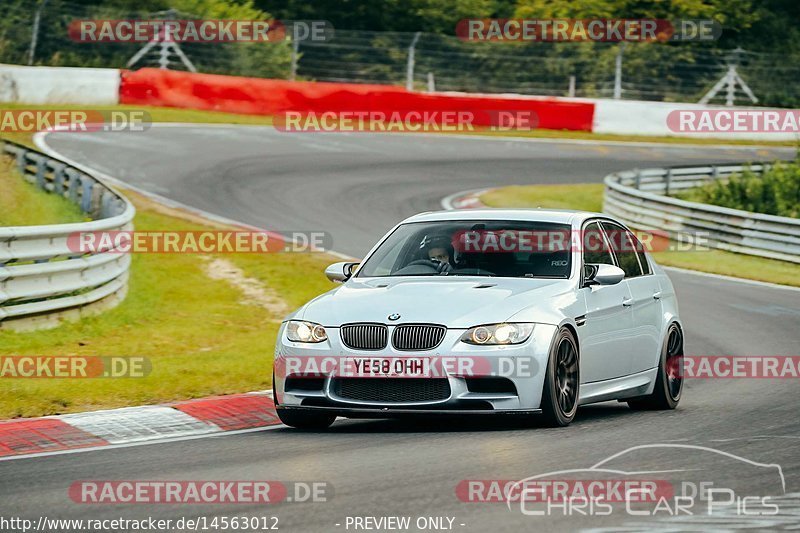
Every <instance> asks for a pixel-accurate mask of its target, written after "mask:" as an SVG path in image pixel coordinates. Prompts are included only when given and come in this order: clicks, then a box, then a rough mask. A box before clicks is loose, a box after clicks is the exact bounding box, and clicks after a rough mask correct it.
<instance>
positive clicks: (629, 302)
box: [622, 298, 633, 307]
mask: <svg viewBox="0 0 800 533" xmlns="http://www.w3.org/2000/svg"><path fill="white" fill-rule="evenodd" d="M632 305H633V298H625V299H623V300H622V307H630V306H632Z"/></svg>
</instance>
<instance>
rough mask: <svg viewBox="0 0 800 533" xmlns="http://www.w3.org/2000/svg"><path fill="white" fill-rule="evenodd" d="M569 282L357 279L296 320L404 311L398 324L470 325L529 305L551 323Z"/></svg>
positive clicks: (343, 319) (382, 318) (353, 318)
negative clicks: (559, 298)
mask: <svg viewBox="0 0 800 533" xmlns="http://www.w3.org/2000/svg"><path fill="white" fill-rule="evenodd" d="M569 286H570V283H569V281H568V280H560V279H531V278H483V277H482V278H475V277H470V278H466V277H465V278H455V277H448V278H444V277H436V278H420V277H399V278H388V277H385V278H369V279H366V280H364V281H362V280H359V279H357V278H356V279H352V280H350V281H348V282H347V283H346V284H344V285H343V286H342V287H339V288H337V289H334V290H332V291H330V292H327V293H325V294H323V295H321V296H319V297H317V298H315V299H314V300H311V301H310V302H309V303H307V304H306V305H305V306H304V307H303V308H301V309H299V310H298V312H297V313H296V314H295V315H294V318H301V319H303V320H308V321H311V322H316V323H318V324H322V325H323V326H328V327H336V326H340V325H342V324H347V323H351V322H379V323H384V324H387V323H388V324H391V323H392V322H391V321H389V320H388V317H389V315H392V314H399V315H400V318H399V319H398V320H397V323H399V324H400V323H413V322H417V323H434V324H444V325H446V326H448V327H450V328H469V327H472V326H475V325H478V324H487V323H495V322H503V321H505V320H507V319H509V318H510V317H512V316H513V315H515V314H517V313H519V312H520V311H522V310H523V309H528V311H529V312H528V313H526V316H528V317H533V318H534V319H535V320H534V321H537V322H544V323H552V320H553V315H554V313H553V310H554V309H553V307H554V306H557V305H556V302H557V301H558V298H557V297H558V296H559V295H561V294H564V293H565V291H567V290H568V288H569ZM531 308H533V309H531ZM537 311H541V313H539V312H537Z"/></svg>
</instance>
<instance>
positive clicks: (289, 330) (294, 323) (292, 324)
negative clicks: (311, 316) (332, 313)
mask: <svg viewBox="0 0 800 533" xmlns="http://www.w3.org/2000/svg"><path fill="white" fill-rule="evenodd" d="M286 337H287V338H288V339H289V340H290V341H294V342H322V341H324V340H327V339H328V334H327V333H325V328H323V327H322V326H320V325H319V324H315V323H314V322H306V321H304V320H290V321H289V322H288V323H287V324H286Z"/></svg>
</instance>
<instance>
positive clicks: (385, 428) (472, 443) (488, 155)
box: [0, 126, 800, 532]
mask: <svg viewBox="0 0 800 533" xmlns="http://www.w3.org/2000/svg"><path fill="white" fill-rule="evenodd" d="M47 142H48V145H49V146H50V147H51V148H53V149H55V150H56V151H58V152H59V153H61V154H63V155H65V156H68V157H70V158H72V159H74V160H76V161H78V162H80V163H85V164H89V165H90V166H92V167H93V168H96V169H98V170H100V171H103V172H105V173H107V174H109V175H112V176H115V177H117V178H119V179H121V180H123V181H125V182H128V183H131V184H134V185H136V186H138V187H141V188H143V189H146V190H149V191H152V192H155V193H158V194H161V195H163V196H165V197H168V198H170V199H173V200H177V201H180V202H183V203H185V204H188V205H191V206H193V207H197V208H200V209H204V210H207V211H210V212H212V213H215V214H218V215H222V216H226V217H229V218H233V219H236V220H239V221H242V222H245V223H249V224H253V225H256V226H259V227H263V228H268V229H273V230H278V231H291V230H306V231H310V230H324V231H328V232H330V233H331V234H332V236H333V245H334V246H333V247H334V249H335V250H337V251H339V252H342V253H346V254H349V255H353V256H356V257H360V256H361V255H363V254H364V253H365V252H366V251H367V250H368V248H369V247H371V245H372V244H373V243H374V241H375V240H376V239H377V238H378V237H380V236H381V235H382V234H383V233H384V232H385V231H386V230H387V229H388V228H389V227H390V226H392V225H393V224H395V223H396V222H397V221H399V220H401V219H402V218H404V217H406V216H408V215H411V214H413V213H416V212H419V211H426V210H432V209H438V208H439V202H440V200H441V198H442V197H444V196H447V195H449V194H451V193H454V192H458V191H462V190H468V189H477V188H482V187H490V186H495V185H505V184H517V183H570V182H572V183H579V182H599V181H600V180H601V179H602V177H603V176H604V175H605V174H607V173H609V172H611V171H614V170H622V169H629V168H634V167H641V168H644V167H648V166H662V165H669V164H692V163H698V164H701V163H713V162H726V161H728V162H739V161H747V160H762V159H774V158H776V157H780V158H791V157H793V150H790V149H770V150H764V149H754V148H729V147H728V148H713V147H686V146H680V145H669V146H666V145H620V144H613V143H609V144H604V143H582V142H559V141H536V140H510V139H492V140H487V139H481V138H467V137H444V136H431V135H410V134H406V135H389V134H376V135H371V134H363V133H356V134H333V133H330V134H327V133H326V134H286V133H280V132H276V131H275V130H273V129H272V128H249V127H238V128H237V127H227V126H226V127H204V126H194V127H153V128H152V129H151V130H150V131H148V132H146V133H128V134H120V133H116V134H101V133H92V134H76V133H62V134H55V135H51V136H49V137H48V138H47ZM671 276H672V279H673V281H674V282H675V285H676V288H677V291H678V296H679V300H680V305H681V316H682V319H683V321H684V323H685V325H686V329H687V334H686V351H687V353H688V354H718V355H722V354H725V355H797V354H798V350H799V349H800V292H799V291H796V290H787V289H779V288H772V287H768V286H764V285H757V284H747V283H740V282H732V281H727V280H722V279H718V278H713V277H708V276H698V275H694V274H687V273H679V272H673V273H671ZM262 371H263V372H269V369H266V368H265V369H263V370H262ZM799 402H800V382H798V381H797V380H796V379H795V380H792V379H785V380H758V379H743V380H690V381H689V382H688V383H687V386H686V388H685V390H684V398H683V400H682V402H681V404H680V407H679V408H678V409H677V410H676V411H672V412H634V411H631V410H629V409H628V408H627V406H625V405H624V404H617V403H615V402H611V403H604V404H599V405H596V406H590V407H585V408H582V409H581V410H580V411H579V413H578V416H577V419H576V421H575V422H574V423H573V424H572V426H570V427H569V428H566V429H543V428H534V429H529V428H523V427H520V426H519V425H518V424H513V423H507V422H496V421H490V422H486V421H458V420H453V421H451V420H448V421H446V423H442V422H441V421H434V422H419V423H417V422H407V421H340V422H337V423H336V424H335V425H334V426H333V428H332V429H331V430H330V431H328V432H325V433H307V432H300V431H295V430H291V429H286V428H283V427H278V428H274V429H270V430H265V431H257V432H252V433H246V434H236V435H221V436H216V437H211V438H201V439H196V440H184V441H178V442H168V443H154V444H150V445H145V446H133V447H125V448H110V449H106V450H101V451H91V452H86V453H73V454H65V455H55V456H49V457H35V458H28V459H25V458H23V459H18V460H13V461H7V462H0V480H2V481H0V501H2V502H3V507H4V508H6V509H9V510H12V509H13V511H14V514H16V515H18V516H25V517H32V518H36V517H38V516H40V515H42V514H45V515H47V516H50V517H59V518H111V517H128V518H144V517H147V516H154V517H164V518H167V517H169V518H179V517H181V516H187V517H195V516H200V515H206V516H212V515H216V516H234V515H248V516H256V515H274V516H277V517H279V520H280V521H279V526H280V529H281V530H283V531H290V532H291V531H298V532H306V531H347V530H348V529H347V528H346V524H347V521H346V520H347V517H348V516H387V515H388V516H410V517H411V518H412V524H414V520H416V518H417V517H420V516H426V517H427V516H446V517H453V518H454V521H453V526H452V527H453V529H455V530H457V531H476V532H477V531H486V530H491V531H494V532H500V531H521V530H523V529H524V530H530V529H539V528H543V529H544V528H548V529H553V530H559V531H561V530H575V529H592V528H605V527H608V528H613V529H614V530H619V529H620V528H623V527H627V528H630V530H632V531H633V530H642V529H645V528H648V529H649V528H654V529H658V528H659V527H661V528H663V529H664V530H667V529H669V530H673V531H675V530H686V529H692V528H695V529H696V528H699V527H706V528H708V527H716V528H722V527H725V528H728V529H736V528H737V527H740V526H741V527H744V526H745V525H749V526H752V525H753V522H752V520H755V519H754V518H752V517H748V518H743V517H741V516H738V515H737V514H736V513H735V512H733V511H731V510H730V509H728V510H727V511H724V512H723V511H721V512H719V513H718V514H715V515H714V516H713V517H711V518H709V517H708V516H696V515H695V516H690V515H685V516H682V517H670V516H669V515H668V514H667V513H662V514H661V515H659V517H657V518H650V517H640V516H631V515H628V514H626V513H625V512H624V509H623V510H622V511H619V510H618V511H616V512H614V513H611V514H610V515H607V516H593V517H592V516H583V515H581V514H580V513H575V512H572V513H570V516H564V515H565V514H566V513H565V512H553V513H552V514H551V515H550V516H547V517H541V516H528V515H525V514H523V513H522V512H521V511H520V509H519V507H518V506H517V507H514V506H512V509H511V510H509V509H508V508H507V507H506V506H505V505H504V504H502V503H463V502H461V501H459V499H458V498H457V496H456V491H455V489H456V485H457V484H458V482H459V481H461V480H464V479H500V480H518V479H521V478H525V477H529V476H534V475H537V474H544V473H547V472H554V471H559V470H564V469H578V468H588V467H591V466H592V465H595V464H596V463H599V462H600V461H602V460H604V459H605V458H607V457H609V456H611V455H613V454H616V453H618V452H623V451H625V450H626V449H628V448H630V447H634V446H641V445H650V444H665V445H673V447H661V448H646V449H637V450H633V451H631V452H630V453H627V454H624V455H623V456H621V457H619V458H617V459H615V460H614V461H613V463H614V465H615V467H617V468H618V470H620V471H625V472H628V473H630V472H642V471H649V472H652V471H665V470H671V471H675V470H681V472H677V473H676V472H672V473H669V474H663V475H662V477H663V476H667V477H669V479H671V480H673V481H678V480H686V479H689V478H692V479H702V480H704V481H711V482H718V483H720V484H721V485H722V486H731V485H730V484H731V483H733V484H738V485H737V494H739V491H740V490H741V491H742V492H743V493H744V492H746V493H749V494H772V495H776V496H782V497H783V499H782V500H780V502H781V504H780V506H779V507H780V512H779V515H778V516H770V517H761V518H760V519H759V520H762V522H760V527H759V529H773V528H777V527H779V525H781V524H784V525H789V524H793V525H794V527H797V524H798V523H800V506H799V505H798V502H800V498H798V497H797V496H798V495H797V494H794V495H793V494H792V493H800V453H799V452H798V449H799V448H798V445H799V444H800V417H799V416H798V412H797V408H798V405H800V403H799ZM675 445H678V446H682V447H674V446H675ZM690 446H702V447H709V448H713V449H715V450H719V451H723V452H726V453H727V454H732V455H721V454H718V453H713V452H711V451H708V450H700V449H698V448H692V447H690ZM734 456H735V457H734ZM744 460H747V461H751V462H750V463H748V462H746V461H744ZM753 462H755V463H768V464H777V465H780V467H781V469H782V473H783V476H784V477H785V485H786V486H785V493H786V494H789V495H788V496H785V495H784V491H783V489H782V486H781V483H780V481H779V480H778V481H777V482H776V476H775V470H774V469H769V468H764V467H759V466H756V465H754V464H753ZM594 475H595V476H597V474H594ZM551 477H558V476H557V475H553V476H551ZM618 477H619V476H618ZM652 477H653V474H650V478H651V479H652ZM84 479H169V480H176V479H194V480H201V479H204V480H220V479H231V480H233V479H267V480H283V481H312V480H321V481H327V482H329V483H331V484H332V486H333V487H334V489H333V497H332V498H331V499H330V501H328V502H325V503H313V504H312V503H281V504H278V505H276V506H274V507H268V508H264V507H253V506H246V505H236V506H224V505H223V506H213V507H212V506H206V507H203V506H196V505H195V506H184V507H178V506H172V505H152V506H147V505H134V506H130V505H129V506H124V505H118V506H107V505H77V504H74V503H73V502H71V501H70V500H69V498H68V497H67V488H68V487H69V485H70V484H71V483H72V482H74V481H75V480H84ZM726 483H727V485H726ZM446 523H447V521H445V524H446ZM462 524H463V525H462ZM700 524H705V525H704V526H701V525H700ZM737 524H738V525H737ZM349 530H353V527H352V526H351V527H350V529H349ZM411 530H412V531H416V530H417V529H416V528H414V527H412V529H411Z"/></svg>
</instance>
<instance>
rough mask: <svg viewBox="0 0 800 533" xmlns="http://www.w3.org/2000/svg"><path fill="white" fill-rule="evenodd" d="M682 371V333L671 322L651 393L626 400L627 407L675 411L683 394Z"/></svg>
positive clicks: (642, 409) (643, 409)
mask: <svg viewBox="0 0 800 533" xmlns="http://www.w3.org/2000/svg"><path fill="white" fill-rule="evenodd" d="M682 370H683V332H682V331H681V328H680V327H679V326H678V325H677V324H675V323H674V322H673V323H672V324H670V326H669V329H668V330H667V338H666V339H665V340H664V347H663V348H662V350H661V361H660V362H659V365H658V375H657V376H656V385H655V387H654V388H653V393H652V394H650V395H648V396H642V397H639V398H632V399H630V400H628V406H630V408H631V409H634V410H636V411H645V410H667V409H675V408H676V407H678V402H680V401H681V394H682V392H683V377H682Z"/></svg>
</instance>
